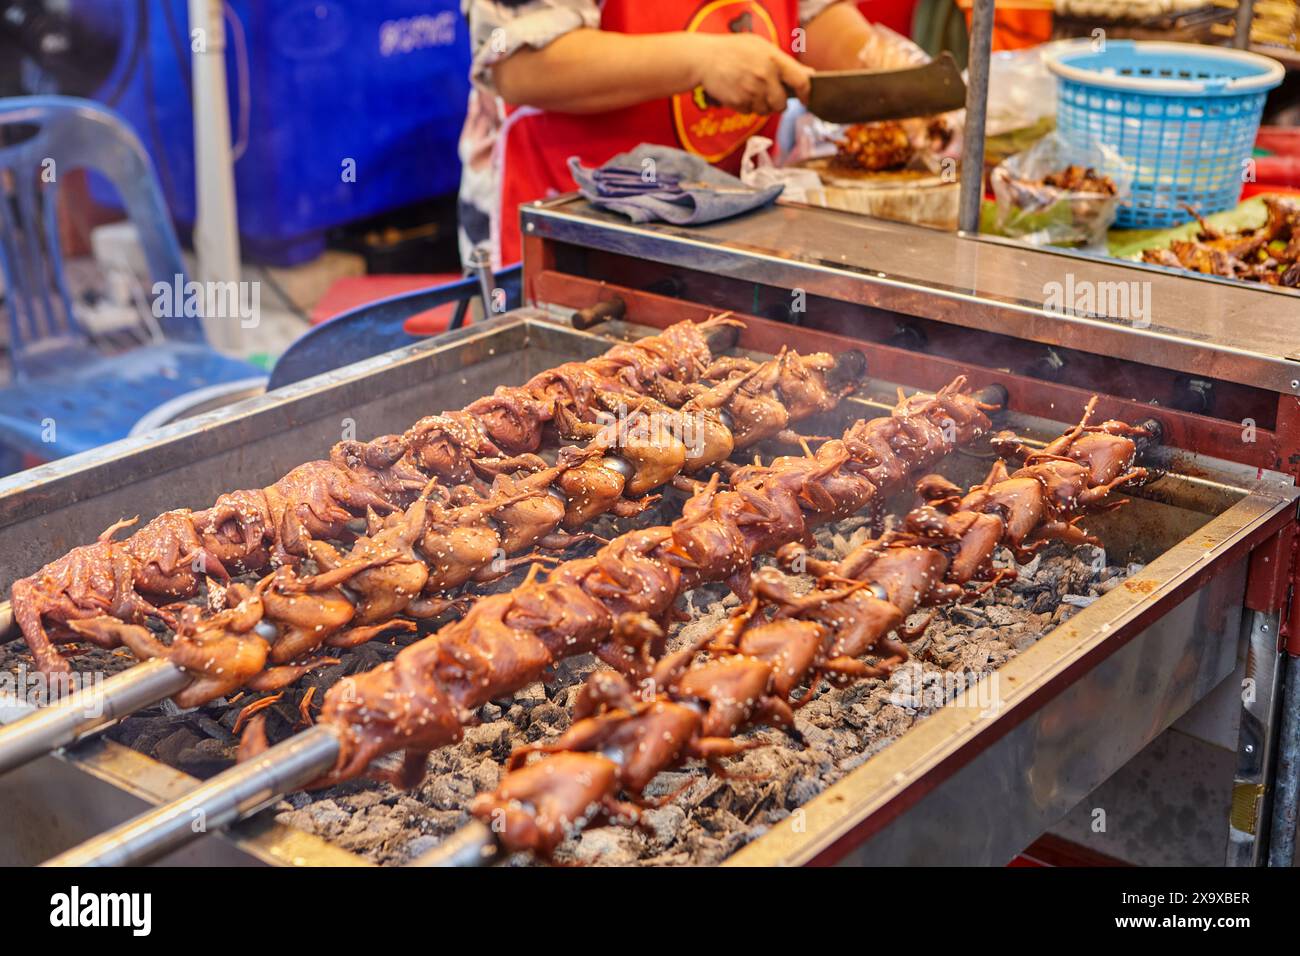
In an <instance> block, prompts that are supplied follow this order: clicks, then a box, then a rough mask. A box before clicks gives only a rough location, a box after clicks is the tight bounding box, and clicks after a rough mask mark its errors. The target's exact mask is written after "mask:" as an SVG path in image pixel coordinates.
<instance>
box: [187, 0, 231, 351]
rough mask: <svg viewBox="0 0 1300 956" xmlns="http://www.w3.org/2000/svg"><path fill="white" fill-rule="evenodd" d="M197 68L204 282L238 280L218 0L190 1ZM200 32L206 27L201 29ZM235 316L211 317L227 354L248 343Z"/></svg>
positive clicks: (199, 251) (199, 244) (198, 237)
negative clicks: (231, 319)
mask: <svg viewBox="0 0 1300 956" xmlns="http://www.w3.org/2000/svg"><path fill="white" fill-rule="evenodd" d="M189 15H190V31H191V36H194V37H195V40H196V41H200V42H194V43H192V44H191V46H192V48H193V55H192V56H191V58H190V60H191V63H192V64H193V71H194V83H193V86H194V180H195V183H194V195H195V203H196V207H197V211H196V214H195V222H194V254H195V256H196V257H197V259H198V269H197V272H198V278H199V279H200V280H202V281H204V282H238V281H239V278H240V263H239V213H238V208H237V206H236V203H235V171H234V161H233V159H232V158H231V152H230V102H229V99H228V97H227V95H226V24H225V19H224V17H225V13H224V7H223V5H222V4H221V3H218V2H217V0H189ZM195 31H202V32H199V33H197V34H196V33H195ZM230 318H231V317H230V316H223V315H205V316H204V317H203V328H204V330H205V331H206V332H207V334H208V338H209V339H211V341H212V344H213V345H215V346H216V347H217V348H219V349H221V350H223V351H226V352H238V351H240V350H241V349H242V348H243V347H244V333H243V330H242V329H241V328H240V324H239V323H238V322H232V321H230Z"/></svg>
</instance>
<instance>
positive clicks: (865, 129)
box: [831, 120, 914, 173]
mask: <svg viewBox="0 0 1300 956" xmlns="http://www.w3.org/2000/svg"><path fill="white" fill-rule="evenodd" d="M837 145H838V149H837V150H836V152H835V156H834V157H833V158H832V159H831V165H832V166H833V167H835V168H837V169H849V170H861V171H864V172H869V173H878V172H883V171H884V170H888V169H901V168H902V167H903V166H906V165H907V164H908V162H909V161H910V160H911V158H912V155H913V152H914V150H913V147H912V141H911V139H910V138H909V137H908V135H907V129H906V128H905V127H904V126H903V124H902V123H900V122H898V121H897V120H883V121H881V122H879V123H859V124H857V125H854V126H849V127H847V128H846V129H845V130H844V138H843V139H842V140H840V141H839V143H838V144H837Z"/></svg>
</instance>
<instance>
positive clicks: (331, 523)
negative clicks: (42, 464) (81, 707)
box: [12, 317, 735, 673]
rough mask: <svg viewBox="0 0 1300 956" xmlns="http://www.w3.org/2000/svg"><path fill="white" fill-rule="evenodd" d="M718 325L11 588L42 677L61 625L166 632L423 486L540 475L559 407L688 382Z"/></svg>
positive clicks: (343, 451)
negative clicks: (197, 597) (224, 586)
mask: <svg viewBox="0 0 1300 956" xmlns="http://www.w3.org/2000/svg"><path fill="white" fill-rule="evenodd" d="M726 324H735V323H734V322H733V321H732V320H729V319H726V318H722V317H719V318H715V319H710V320H709V321H707V322H703V323H699V324H693V323H690V322H681V323H678V324H677V325H674V326H671V327H670V328H669V329H667V330H665V331H664V332H663V333H661V334H660V335H657V336H653V337H650V338H646V339H642V340H641V341H639V342H635V343H630V344H629V343H622V344H619V345H616V346H615V347H614V348H612V349H610V350H609V351H608V352H606V353H605V354H604V355H603V356H600V357H597V358H594V359H591V360H589V361H587V362H571V363H567V364H565V365H562V366H559V367H558V368H555V369H552V370H551V371H548V372H545V373H542V374H541V375H538V376H536V377H535V378H534V379H533V380H532V381H530V382H529V383H528V384H526V385H524V386H521V387H518V388H505V387H502V388H498V389H497V390H496V391H495V392H494V393H493V394H492V395H490V396H487V397H485V398H481V399H479V400H477V401H475V402H473V403H472V404H471V405H469V406H468V407H467V408H465V409H464V410H463V411H458V412H448V413H446V414H444V415H440V416H432V417H429V418H424V419H421V420H420V421H419V422H417V423H416V424H415V425H414V426H413V427H412V428H411V429H410V430H408V431H407V432H406V433H405V434H404V435H389V436H385V437H383V438H379V439H376V440H374V441H372V442H368V443H365V444H361V443H357V442H343V443H340V444H339V445H336V446H335V447H334V449H333V450H332V451H331V453H330V459H329V460H328V461H313V462H308V463H306V464H304V465H299V466H298V467H297V468H295V469H293V470H292V471H291V472H289V473H288V474H287V475H285V476H284V477H283V478H281V479H280V480H279V481H277V482H275V483H274V484H273V485H270V486H269V487H266V488H258V489H248V490H241V491H234V492H230V493H228V494H225V495H222V496H221V497H220V498H218V499H217V501H216V503H215V504H214V505H213V507H211V508H208V509H206V510H203V511H198V512H192V511H189V510H188V509H182V510H177V511H169V512H166V513H165V514H162V515H159V516H158V517H157V518H155V519H154V520H153V521H150V522H149V523H148V524H146V525H145V526H144V527H142V528H140V529H139V530H138V531H136V532H135V533H134V534H133V535H131V536H130V537H129V538H126V539H123V540H120V541H119V540H114V539H113V535H114V534H115V533H116V532H117V531H119V530H121V529H122V528H125V527H129V526H131V525H132V524H134V519H132V520H130V521H122V522H118V523H117V524H115V525H113V526H112V527H111V528H109V529H108V530H106V531H105V532H104V533H103V534H102V535H101V536H100V538H99V539H98V540H97V541H96V542H95V543H93V544H90V545H84V546H82V547H78V548H74V549H73V550H72V551H71V552H69V553H68V554H66V555H64V556H63V557H62V558H59V559H58V560H57V561H54V562H52V563H50V564H48V565H46V566H45V567H44V568H42V569H41V570H39V571H37V572H36V573H35V574H33V575H31V576H29V577H26V578H23V579H21V580H19V581H17V582H15V583H14V586H13V593H12V598H13V608H14V616H15V619H16V620H17V623H18V625H19V627H20V628H21V629H22V632H23V636H24V637H25V638H26V640H27V643H28V646H29V647H30V648H31V650H32V653H33V654H34V655H35V658H36V663H37V666H38V667H39V668H40V669H41V670H42V671H43V672H45V673H66V672H67V671H68V670H69V666H68V663H67V661H66V660H64V658H63V655H62V654H60V653H59V651H58V649H57V648H56V647H55V646H54V643H56V642H66V641H76V640H78V639H79V636H78V635H77V634H76V633H75V632H74V631H73V630H72V629H71V628H70V627H69V626H68V625H69V623H70V622H72V621H76V620H80V619H84V618H91V617H98V616H101V615H109V616H112V617H115V618H118V619H119V620H122V621H129V622H132V623H137V624H144V623H146V622H147V621H149V620H157V621H161V622H162V623H164V624H166V625H167V626H169V627H175V626H176V624H177V621H176V618H175V615H174V614H173V613H172V612H171V611H169V610H167V609H165V608H161V607H159V606H158V604H160V603H165V602H168V601H176V600H181V599H184V598H188V597H190V596H192V595H194V594H196V593H197V592H198V590H199V587H200V585H201V583H202V580H203V578H204V576H205V575H214V576H217V577H219V578H223V579H224V578H227V577H229V576H230V575H232V574H236V575H237V574H243V573H248V572H255V571H261V570H264V569H265V568H267V567H268V566H270V565H271V564H272V563H282V562H289V563H293V561H294V560H295V559H297V558H299V557H302V556H304V555H305V554H306V542H307V541H308V540H344V541H348V540H351V539H352V537H353V534H352V532H351V531H350V530H349V527H348V525H349V523H350V522H352V521H353V520H354V519H357V518H359V517H364V516H366V515H367V514H368V513H370V512H372V511H373V512H374V513H376V514H379V515H384V514H389V513H392V512H394V511H396V510H399V509H400V508H401V507H403V506H405V505H407V504H409V503H410V501H411V500H412V499H413V498H414V497H415V495H416V494H417V493H418V492H419V491H420V489H421V488H423V487H424V486H425V484H426V483H427V482H428V481H429V479H430V478H431V477H433V478H437V479H439V480H440V481H448V482H464V481H481V479H480V478H479V477H478V475H477V469H476V466H479V467H481V468H482V469H483V470H485V471H486V472H487V473H488V474H489V475H490V474H495V473H500V472H502V471H510V470H513V469H514V468H516V467H520V466H525V467H527V466H532V467H539V466H540V465H542V464H544V462H541V460H540V459H538V458H537V457H536V455H534V454H532V452H534V451H536V449H537V448H538V447H539V445H540V442H541V439H542V431H543V428H544V427H545V426H546V425H547V424H548V423H549V422H550V421H551V420H552V419H553V418H554V416H555V413H556V410H557V409H562V410H563V412H564V413H566V414H567V416H568V417H569V418H570V419H575V420H589V419H590V418H591V417H593V416H594V415H595V413H596V411H597V406H596V404H595V401H594V400H595V397H596V396H597V395H602V394H606V393H608V392H614V393H616V394H620V395H628V396H633V397H635V396H639V395H642V394H645V393H646V392H647V391H649V390H650V389H651V388H652V387H654V388H658V387H660V383H661V382H663V381H667V380H671V381H674V382H681V383H689V382H693V381H695V380H696V379H697V378H698V377H699V375H700V374H701V372H702V371H703V370H705V369H706V368H707V367H708V365H709V362H710V358H711V356H710V351H709V345H708V335H709V333H710V332H711V331H713V330H715V329H716V328H718V327H719V325H726Z"/></svg>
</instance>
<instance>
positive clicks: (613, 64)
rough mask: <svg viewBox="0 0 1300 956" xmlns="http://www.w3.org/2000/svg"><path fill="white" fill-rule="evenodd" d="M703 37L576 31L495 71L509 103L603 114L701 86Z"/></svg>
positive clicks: (504, 62)
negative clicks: (701, 40) (700, 63)
mask: <svg viewBox="0 0 1300 956" xmlns="http://www.w3.org/2000/svg"><path fill="white" fill-rule="evenodd" d="M700 39H701V36H700V35H699V34H690V33H648V34H639V35H630V34H624V33H614V32H604V31H601V30H587V29H584V30H575V31H573V32H572V33H567V34H565V35H564V36H562V37H560V38H559V39H558V40H555V41H554V42H552V43H550V44H548V45H547V46H545V47H543V48H542V49H540V50H533V49H523V50H519V51H518V52H516V53H513V54H511V55H510V56H509V57H507V58H506V59H504V60H502V61H501V62H500V63H498V64H496V66H494V67H493V68H492V75H493V81H494V82H495V84H496V88H497V92H498V93H500V94H501V98H502V99H504V100H505V101H506V102H507V103H510V104H512V105H516V106H535V107H537V108H539V109H544V110H554V111H557V112H561V113H601V112H604V111H606V110H613V109H620V108H622V107H625V106H632V105H634V104H636V103H641V102H644V101H645V100H653V99H660V98H662V97H665V96H672V95H673V94H675V93H681V92H683V91H685V90H689V89H691V88H692V87H694V86H695V85H697V84H698V83H699V82H700V74H699V62H700V53H699V52H697V46H699V44H698V43H697V41H698V40H700Z"/></svg>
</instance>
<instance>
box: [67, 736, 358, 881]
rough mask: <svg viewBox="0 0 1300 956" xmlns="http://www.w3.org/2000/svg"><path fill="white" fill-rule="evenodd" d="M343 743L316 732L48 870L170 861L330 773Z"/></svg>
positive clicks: (233, 770) (104, 836)
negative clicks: (168, 857) (171, 855)
mask: <svg viewBox="0 0 1300 956" xmlns="http://www.w3.org/2000/svg"><path fill="white" fill-rule="evenodd" d="M338 755H339V739H338V737H337V736H336V735H335V732H334V731H333V730H332V729H331V728H329V727H325V726H320V725H318V726H315V727H312V728H310V729H308V730H305V731H303V732H302V733H300V734H296V735H294V736H293V737H290V738H289V739H288V740H286V741H284V742H283V743H279V744H276V745H275V746H274V747H272V748H270V749H269V750H267V751H266V752H265V753H264V754H262V755H261V756H259V757H256V758H254V759H252V760H249V761H247V762H246V763H239V764H235V766H233V767H231V768H230V769H229V770H227V771H225V772H223V773H220V774H218V775H217V776H215V777H213V778H212V779H211V780H209V781H207V782H206V783H201V784H199V785H198V786H197V787H195V788H194V789H193V790H191V791H190V792H189V793H187V794H186V795H185V796H184V797H181V798H180V799H178V800H173V801H171V802H170V803H164V804H162V805H161V806H158V807H155V808H154V809H153V810H149V811H147V812H145V813H142V814H140V815H139V816H138V817H136V818H134V819H132V820H128V821H127V822H126V823H123V824H121V825H120V826H116V827H114V828H113V829H111V830H107V831H105V832H104V833H101V834H99V836H97V837H93V838H91V839H90V840H87V841H86V842H85V843H82V844H81V845H79V846H75V847H73V848H72V849H71V850H68V851H67V852H66V853H61V854H60V855H59V856H56V857H54V859H52V860H47V861H46V862H45V863H44V864H43V865H44V866H138V865H141V864H144V863H150V862H152V861H154V860H157V859H159V858H160V857H163V856H166V855H167V854H168V853H169V852H171V851H172V850H176V849H179V848H180V847H182V846H185V845H186V844H187V843H190V842H192V841H193V840H195V839H197V838H198V837H199V836H201V835H203V834H204V833H209V832H215V831H216V830H219V829H220V828H221V827H224V826H226V825H228V824H231V823H234V822H235V821H237V820H241V819H243V818H244V817H246V816H248V815H249V814H252V813H256V812H257V811H258V810H261V809H262V808H263V807H266V806H269V805H270V804H272V803H274V802H275V801H276V800H278V799H280V797H281V796H283V795H284V794H286V793H288V792H289V791H291V790H296V789H297V788H299V787H301V786H304V785H305V784H308V783H311V781H313V780H315V779H316V778H317V777H319V776H321V775H322V774H324V773H325V772H327V771H328V770H329V769H330V768H331V767H332V766H334V762H335V761H336V760H337V759H338Z"/></svg>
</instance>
